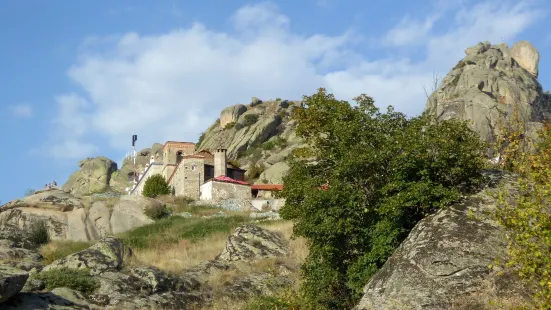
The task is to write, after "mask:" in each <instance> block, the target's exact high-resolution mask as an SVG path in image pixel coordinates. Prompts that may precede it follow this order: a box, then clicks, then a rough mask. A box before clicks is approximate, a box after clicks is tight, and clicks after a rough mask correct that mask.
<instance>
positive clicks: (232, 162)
mask: <svg viewBox="0 0 551 310" xmlns="http://www.w3.org/2000/svg"><path fill="white" fill-rule="evenodd" d="M228 163H229V164H231V165H232V166H234V167H236V168H241V165H240V164H239V162H238V161H237V160H233V159H230V160H228Z"/></svg>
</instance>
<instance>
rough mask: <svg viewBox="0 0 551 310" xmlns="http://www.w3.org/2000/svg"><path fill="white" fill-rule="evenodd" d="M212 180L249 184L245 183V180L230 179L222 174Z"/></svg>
mask: <svg viewBox="0 0 551 310" xmlns="http://www.w3.org/2000/svg"><path fill="white" fill-rule="evenodd" d="M212 180H213V181H218V182H226V183H234V184H241V185H250V184H249V183H247V182H245V181H239V180H236V179H232V178H230V177H227V176H223V175H220V176H217V177H215V178H212Z"/></svg>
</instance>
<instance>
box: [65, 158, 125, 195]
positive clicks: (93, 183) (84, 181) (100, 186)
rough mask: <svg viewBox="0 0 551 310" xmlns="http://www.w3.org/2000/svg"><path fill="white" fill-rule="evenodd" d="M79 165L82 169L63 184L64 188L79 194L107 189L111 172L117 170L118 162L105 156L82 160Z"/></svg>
mask: <svg viewBox="0 0 551 310" xmlns="http://www.w3.org/2000/svg"><path fill="white" fill-rule="evenodd" d="M78 166H79V167H80V170H79V171H77V172H75V173H73V174H72V175H71V176H70V177H69V180H68V181H67V182H66V183H65V184H64V185H63V189H64V190H66V191H70V192H71V193H72V194H73V195H77V196H82V195H89V194H92V193H101V192H105V191H107V190H108V189H109V181H110V180H111V174H113V172H115V171H117V164H116V163H115V162H114V161H112V160H110V159H109V158H106V157H103V156H99V157H95V158H87V159H84V160H81V161H80V162H79V163H78Z"/></svg>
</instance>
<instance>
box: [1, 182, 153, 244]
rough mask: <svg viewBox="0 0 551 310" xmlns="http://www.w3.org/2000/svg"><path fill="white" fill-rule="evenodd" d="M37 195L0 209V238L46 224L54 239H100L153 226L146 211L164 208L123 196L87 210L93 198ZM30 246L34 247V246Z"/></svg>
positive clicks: (56, 192)
mask: <svg viewBox="0 0 551 310" xmlns="http://www.w3.org/2000/svg"><path fill="white" fill-rule="evenodd" d="M41 195H42V196H44V195H46V197H54V198H55V199H57V200H59V201H60V202H58V203H56V204H50V203H48V204H45V203H44V202H43V201H42V200H40V199H39V198H40V197H41ZM33 196H37V197H33ZM33 196H29V197H25V198H24V199H16V200H14V201H12V202H9V203H8V204H6V205H5V206H4V207H2V208H0V229H1V231H0V237H2V234H7V233H8V232H9V231H26V230H29V229H31V228H32V227H33V226H34V225H35V223H37V222H39V221H44V222H45V223H46V226H47V228H48V233H49V235H50V238H51V239H54V240H58V239H61V240H75V241H90V240H99V239H101V238H103V237H106V236H110V235H113V234H117V233H121V232H124V231H127V230H130V229H132V228H135V227H139V226H143V225H147V224H150V223H152V222H153V221H152V220H151V219H150V218H148V217H147V216H146V215H145V213H144V212H145V209H146V208H147V207H149V206H153V205H161V202H159V201H157V200H155V199H151V198H146V197H142V196H121V197H120V198H110V199H109V200H104V201H95V202H93V203H92V206H91V207H90V208H89V209H86V208H84V207H83V205H84V203H86V204H89V202H88V201H89V198H83V199H79V198H75V197H73V196H72V195H71V194H69V193H65V192H63V191H60V190H52V191H49V192H48V193H40V194H37V195H33ZM19 235H21V234H19ZM19 240H26V239H21V238H19ZM27 243H28V242H27ZM26 247H27V248H30V247H32V245H28V246H26Z"/></svg>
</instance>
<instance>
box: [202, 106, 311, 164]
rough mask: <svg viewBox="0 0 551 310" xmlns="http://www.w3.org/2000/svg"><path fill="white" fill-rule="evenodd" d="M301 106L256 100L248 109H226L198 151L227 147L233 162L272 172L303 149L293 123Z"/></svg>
mask: <svg viewBox="0 0 551 310" xmlns="http://www.w3.org/2000/svg"><path fill="white" fill-rule="evenodd" d="M298 106H300V102H298V101H288V100H280V99H278V100H267V101H262V100H260V99H258V98H253V99H252V100H251V103H250V104H248V105H246V106H245V105H236V106H232V107H229V108H227V109H224V111H223V112H222V114H221V116H220V119H219V121H217V122H216V123H215V124H213V125H212V126H211V127H210V128H209V129H208V130H207V131H205V133H204V136H203V139H202V142H201V144H200V145H198V146H197V148H198V149H199V150H205V149H206V150H213V149H217V148H219V147H224V148H226V149H227V150H228V156H229V158H230V159H234V160H236V159H237V161H238V163H239V165H240V166H241V167H242V168H243V169H250V168H251V167H252V165H262V166H264V167H265V168H269V167H270V166H271V165H274V164H277V163H278V162H281V161H284V160H285V159H286V158H287V157H288V156H289V155H290V154H291V151H292V150H293V149H295V148H296V147H298V146H301V145H302V141H301V140H300V139H299V138H298V137H297V136H296V134H295V128H296V122H295V121H293V120H292V119H291V114H292V113H293V111H294V109H296V108H297V107H298ZM254 119H256V121H254ZM251 120H253V121H251ZM228 124H230V125H231V124H233V126H228ZM270 141H272V142H270ZM270 143H273V145H271V146H270V147H268V146H267V145H265V144H270ZM268 158H269V159H270V160H269V161H268Z"/></svg>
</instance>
